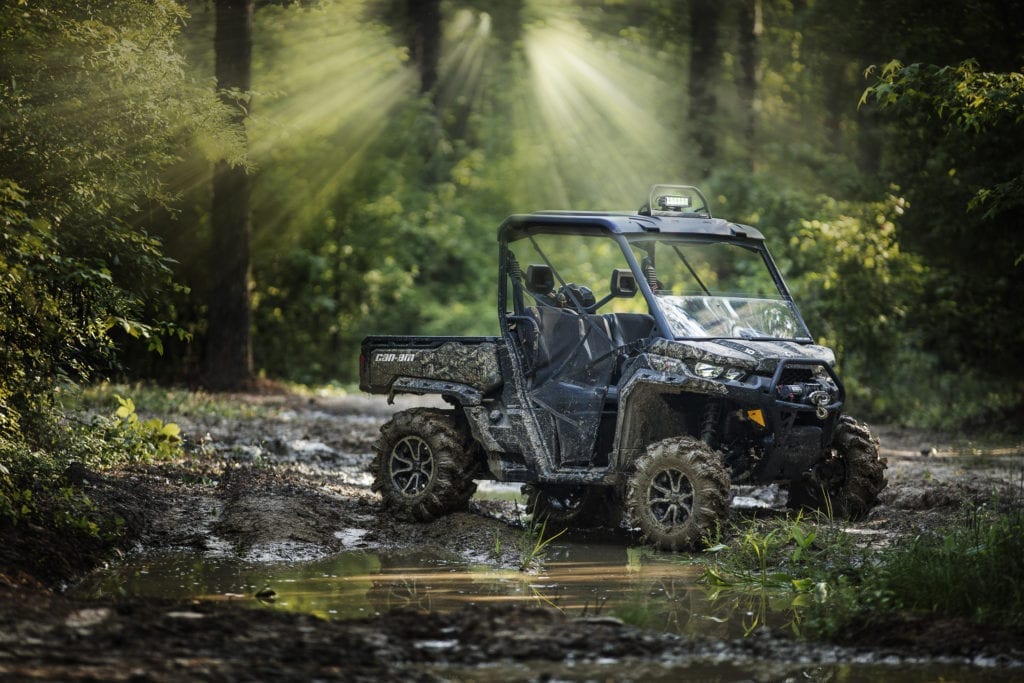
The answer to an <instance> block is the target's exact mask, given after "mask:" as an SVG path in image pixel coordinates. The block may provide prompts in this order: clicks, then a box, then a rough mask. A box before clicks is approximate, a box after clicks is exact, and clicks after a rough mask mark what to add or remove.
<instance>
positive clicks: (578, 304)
mask: <svg viewBox="0 0 1024 683" xmlns="http://www.w3.org/2000/svg"><path fill="white" fill-rule="evenodd" d="M555 301H557V302H558V305H559V306H561V307H562V308H572V309H577V308H582V309H583V310H584V311H586V312H588V313H589V312H591V311H592V310H593V308H594V304H595V303H597V298H596V297H595V296H594V292H593V290H591V289H590V287H586V286H584V285H578V284H576V283H575V282H567V283H566V284H564V285H562V286H561V287H559V288H558V293H557V294H556V295H555Z"/></svg>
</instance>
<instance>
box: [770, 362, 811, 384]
mask: <svg viewBox="0 0 1024 683" xmlns="http://www.w3.org/2000/svg"><path fill="white" fill-rule="evenodd" d="M815 367H816V366H813V365H812V366H806V365H787V366H786V367H784V368H783V369H782V375H781V376H780V377H779V384H801V383H803V382H813V381H814V369H815Z"/></svg>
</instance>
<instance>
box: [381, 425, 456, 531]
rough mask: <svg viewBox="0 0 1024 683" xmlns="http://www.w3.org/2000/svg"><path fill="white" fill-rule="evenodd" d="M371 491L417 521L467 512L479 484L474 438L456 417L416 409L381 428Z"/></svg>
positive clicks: (399, 511) (390, 506)
mask: <svg viewBox="0 0 1024 683" xmlns="http://www.w3.org/2000/svg"><path fill="white" fill-rule="evenodd" d="M380 432H381V436H380V438H379V439H378V440H377V443H376V444H374V450H375V451H376V452H377V455H376V457H374V459H373V464H372V465H371V469H372V471H373V475H374V479H373V485H372V489H373V490H374V491H378V492H379V493H380V495H381V498H383V500H384V506H385V507H386V508H388V509H391V510H393V511H395V512H397V513H398V514H400V515H402V516H405V517H409V518H411V519H415V520H418V521H430V520H432V519H436V518H438V517H441V516H442V515H446V514H449V513H451V512H456V511H458V510H464V509H465V508H466V506H467V504H468V502H469V499H470V497H471V496H472V495H473V492H474V491H476V483H475V482H474V481H473V472H474V467H473V458H472V453H471V449H470V437H469V434H468V433H467V432H466V430H465V429H464V428H463V427H462V426H461V425H460V424H459V423H458V422H457V421H456V420H455V416H454V414H453V413H450V412H445V411H442V410H432V409H425V408H421V409H414V410H406V411H403V412H400V413H397V414H396V415H395V416H394V417H393V418H391V420H389V421H388V422H387V423H385V424H384V426H383V427H381V428H380Z"/></svg>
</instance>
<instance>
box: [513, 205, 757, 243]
mask: <svg viewBox="0 0 1024 683" xmlns="http://www.w3.org/2000/svg"><path fill="white" fill-rule="evenodd" d="M549 230H551V231H555V232H569V233H578V234H587V233H590V232H595V231H596V232H604V233H607V234H609V235H626V236H629V235H650V234H658V233H661V234H667V235H693V236H703V237H731V238H738V239H751V240H761V241H763V240H764V235H762V234H761V232H760V231H759V230H757V229H756V228H752V227H750V226H748V225H740V224H738V223H730V222H729V221H725V220H722V219H721V218H705V217H701V216H696V215H694V214H690V215H685V214H683V215H679V216H663V215H662V216H647V215H643V214H638V213H615V212H601V211H537V212H535V213H526V214H514V215H512V216H509V217H508V218H506V219H505V220H504V221H503V222H502V224H501V227H499V228H498V239H503V240H506V241H510V242H511V241H515V240H518V239H521V238H523V237H526V236H527V235H531V234H534V233H537V232H546V231H549Z"/></svg>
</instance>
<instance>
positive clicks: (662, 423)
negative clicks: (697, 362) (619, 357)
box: [613, 354, 727, 469]
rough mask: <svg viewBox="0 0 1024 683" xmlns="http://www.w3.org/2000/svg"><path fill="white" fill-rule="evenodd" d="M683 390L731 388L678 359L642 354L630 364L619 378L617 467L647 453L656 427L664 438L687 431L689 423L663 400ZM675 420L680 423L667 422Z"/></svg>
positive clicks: (712, 393) (723, 390)
mask: <svg viewBox="0 0 1024 683" xmlns="http://www.w3.org/2000/svg"><path fill="white" fill-rule="evenodd" d="M682 393H691V394H703V395H706V396H724V395H726V393H727V389H726V388H725V387H724V386H723V385H722V384H720V383H718V382H713V381H710V380H706V379H702V378H700V377H696V376H695V375H694V374H693V373H692V372H691V371H690V369H689V367H688V366H687V365H686V363H684V362H683V361H682V360H679V359H676V358H669V357H667V356H660V355H655V354H641V355H639V356H637V357H636V358H635V359H633V360H632V361H631V362H630V363H629V365H627V367H626V368H625V369H624V371H623V374H622V378H621V379H620V380H619V406H618V420H617V424H616V428H615V446H614V449H613V452H614V454H615V455H614V457H615V458H616V460H617V462H618V467H617V469H623V468H626V466H627V464H628V462H630V461H631V460H633V459H635V458H636V457H638V456H639V455H641V454H642V453H643V452H644V449H645V448H646V446H647V445H648V444H649V443H650V442H651V433H652V432H653V431H654V429H655V427H656V429H657V433H658V434H659V435H660V436H662V437H664V435H665V434H666V433H671V432H675V435H680V436H681V435H684V434H685V433H686V425H685V424H684V423H683V422H682V421H681V420H679V419H678V416H675V415H672V414H670V413H666V411H665V406H664V402H663V401H662V397H663V396H664V395H665V394H682ZM673 420H675V421H676V422H677V424H676V425H670V424H667V422H671V421H673ZM673 427H676V428H675V429H674V428H673Z"/></svg>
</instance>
